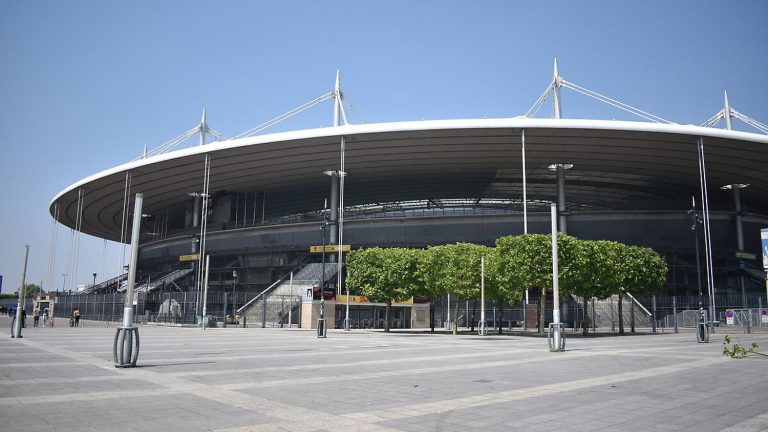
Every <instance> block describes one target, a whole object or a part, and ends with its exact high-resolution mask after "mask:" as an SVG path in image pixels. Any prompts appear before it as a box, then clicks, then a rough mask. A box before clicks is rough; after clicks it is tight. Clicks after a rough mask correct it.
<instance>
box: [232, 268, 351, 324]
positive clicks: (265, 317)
mask: <svg viewBox="0 0 768 432" xmlns="http://www.w3.org/2000/svg"><path fill="white" fill-rule="evenodd" d="M336 270H337V266H335V265H326V266H325V281H326V282H327V281H329V280H331V279H333V277H335V276H336V274H337V271H336ZM321 277H323V265H322V264H318V263H310V264H306V265H304V266H303V267H302V268H301V270H299V272H298V273H296V274H294V276H293V284H292V285H291V281H290V274H287V275H284V276H283V277H281V278H280V279H278V280H277V281H276V282H275V283H273V284H272V285H270V286H269V287H268V288H267V289H265V290H264V291H262V292H260V293H259V294H257V295H256V296H255V297H254V298H252V299H251V300H250V301H248V303H246V304H245V305H244V306H243V307H241V308H240V309H238V310H237V313H238V315H240V316H241V317H243V318H244V319H245V323H246V325H247V326H250V327H279V326H280V325H281V324H286V325H287V324H288V310H289V309H290V308H291V305H292V306H293V309H292V311H291V315H292V321H293V322H294V323H296V322H298V319H299V312H300V310H301V300H302V293H305V292H306V291H307V290H308V289H309V290H314V288H315V287H316V286H318V285H320V279H321ZM243 318H241V322H242V319H243Z"/></svg>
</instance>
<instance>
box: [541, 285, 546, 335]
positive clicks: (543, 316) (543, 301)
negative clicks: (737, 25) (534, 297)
mask: <svg viewBox="0 0 768 432" xmlns="http://www.w3.org/2000/svg"><path fill="white" fill-rule="evenodd" d="M539 306H540V307H541V310H539V333H544V322H545V321H546V319H547V317H546V312H545V309H547V288H546V287H541V298H539Z"/></svg>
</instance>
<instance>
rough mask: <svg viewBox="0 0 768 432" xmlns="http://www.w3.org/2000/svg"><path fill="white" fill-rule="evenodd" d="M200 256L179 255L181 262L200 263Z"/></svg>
mask: <svg viewBox="0 0 768 432" xmlns="http://www.w3.org/2000/svg"><path fill="white" fill-rule="evenodd" d="M199 260H200V254H191V255H179V262H187V261H199Z"/></svg>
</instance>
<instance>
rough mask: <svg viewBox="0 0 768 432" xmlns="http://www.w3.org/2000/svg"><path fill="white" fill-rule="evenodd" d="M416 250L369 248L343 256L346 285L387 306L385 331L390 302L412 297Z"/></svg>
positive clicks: (388, 317)
mask: <svg viewBox="0 0 768 432" xmlns="http://www.w3.org/2000/svg"><path fill="white" fill-rule="evenodd" d="M417 254H418V251H416V250H412V249H406V248H387V249H383V248H370V249H359V250H356V251H353V252H350V253H349V255H348V256H347V269H348V273H347V281H346V282H347V285H348V286H349V288H350V290H359V291H360V292H362V293H363V295H364V296H366V297H368V298H370V299H371V300H373V301H375V302H383V303H386V304H387V312H386V318H385V324H384V330H385V331H389V328H390V316H391V311H392V302H393V301H395V302H397V301H404V300H406V299H408V298H410V297H411V296H412V293H413V292H414V291H415V289H416V286H417V282H418V281H417V279H416V265H417Z"/></svg>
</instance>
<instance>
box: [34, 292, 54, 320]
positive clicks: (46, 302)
mask: <svg viewBox="0 0 768 432" xmlns="http://www.w3.org/2000/svg"><path fill="white" fill-rule="evenodd" d="M55 305H56V296H54V295H51V294H42V295H36V296H35V305H34V307H33V309H34V308H37V309H38V310H40V316H43V312H44V311H45V309H46V308H47V309H48V316H49V317H53V316H54V315H53V310H54V307H55Z"/></svg>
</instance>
